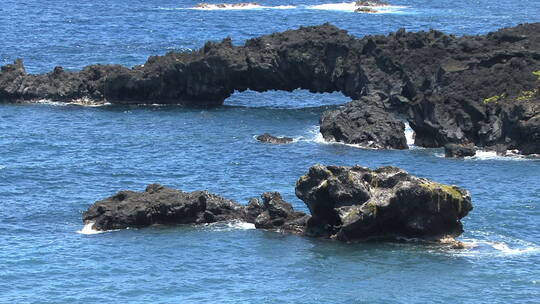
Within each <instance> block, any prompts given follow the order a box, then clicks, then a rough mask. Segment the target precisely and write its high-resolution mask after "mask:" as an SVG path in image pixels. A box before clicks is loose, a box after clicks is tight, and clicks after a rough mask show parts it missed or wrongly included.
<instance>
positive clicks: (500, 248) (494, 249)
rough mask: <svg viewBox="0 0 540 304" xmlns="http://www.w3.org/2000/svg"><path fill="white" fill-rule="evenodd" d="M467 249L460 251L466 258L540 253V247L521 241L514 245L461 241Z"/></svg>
mask: <svg viewBox="0 0 540 304" xmlns="http://www.w3.org/2000/svg"><path fill="white" fill-rule="evenodd" d="M461 241H462V242H463V244H464V245H465V248H466V249H463V250H460V251H459V254H460V255H465V256H481V255H488V256H493V255H495V256H513V255H522V254H535V253H540V247H539V246H537V245H535V244H532V243H529V242H525V241H521V240H516V241H515V242H514V243H516V244H512V245H508V243H506V242H502V241H486V240H478V239H463V240H461Z"/></svg>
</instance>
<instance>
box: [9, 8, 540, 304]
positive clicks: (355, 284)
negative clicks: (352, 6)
mask: <svg viewBox="0 0 540 304" xmlns="http://www.w3.org/2000/svg"><path fill="white" fill-rule="evenodd" d="M207 2H212V3H217V2H223V1H207ZM235 2H238V1H231V2H230V3H235ZM391 2H392V3H393V4H395V5H397V6H399V7H396V8H393V9H391V10H390V11H387V12H386V13H383V14H373V15H370V14H355V13H352V12H350V11H347V6H346V5H340V6H339V7H337V8H341V10H328V9H320V7H316V5H320V4H329V3H339V1H338V0H334V1H332V0H316V1H307V0H290V1H287V0H281V1H277V0H261V1H260V3H261V4H262V5H264V6H265V8H262V9H250V10H193V9H189V8H192V7H194V6H195V5H196V4H197V1H180V0H178V1H172V0H155V1H132V0H110V1H90V0H79V1H60V0H50V1H37V0H21V1H16V0H4V1H2V2H1V3H0V15H1V16H2V18H0V41H2V47H0V63H1V64H6V63H9V62H12V61H13V60H14V59H16V58H18V57H22V58H24V59H25V63H26V65H27V70H28V71H29V72H33V73H38V72H45V71H49V70H51V69H52V68H53V67H54V66H55V65H62V66H64V67H66V68H67V69H74V70H76V69H80V68H81V67H83V66H85V65H87V64H92V63H98V62H99V63H120V64H124V65H128V66H130V65H135V64H141V63H143V62H144V61H145V60H146V58H147V57H148V56H150V55H158V54H164V53H166V52H168V51H171V50H189V49H195V48H198V47H201V46H202V45H203V44H204V42H205V41H206V40H220V39H222V38H224V37H226V36H231V37H232V38H233V40H234V41H235V43H238V44H240V43H242V42H243V41H245V40H246V39H249V38H252V37H256V36H259V35H261V34H268V33H271V32H274V31H282V30H285V29H290V28H297V27H299V26H302V25H312V24H321V23H324V22H331V23H333V24H335V25H337V26H339V27H342V28H344V29H347V30H349V32H350V33H351V34H354V35H358V36H362V35H366V34H383V33H387V32H389V31H395V30H397V29H398V28H400V27H404V28H406V29H407V30H415V31H416V30H428V29H430V28H436V29H440V30H443V31H445V32H449V33H454V34H458V35H462V34H480V33H487V32H489V31H493V30H496V29H497V28H499V27H502V26H512V25H516V24H518V23H523V22H534V21H540V18H539V13H540V1H533V0H528V1H509V0H506V1H497V2H495V1H487V0H475V1H473V0H471V1H454V2H450V1H442V0H434V1H420V0H413V1H406V0H395V1H391ZM282 5H290V6H293V7H289V8H283V7H281V8H275V7H276V6H282ZM314 6H315V7H314ZM273 7H274V8H273ZM334 8H336V6H334ZM347 101H348V99H347V98H346V97H344V96H343V95H341V94H340V93H334V94H310V93H307V92H305V91H295V92H292V93H285V92H267V93H254V92H249V91H248V92H244V93H237V94H234V95H233V96H232V97H231V98H229V99H228V100H227V101H226V104H225V105H224V106H222V107H219V108H216V109H205V110H201V109H185V108H180V107H170V106H130V107H126V106H122V107H119V106H105V107H96V108H90V107H80V106H74V105H67V106H66V105H59V104H57V103H54V101H52V102H45V103H44V104H39V105H9V104H1V105H0V219H1V220H0V249H1V250H0V303H101V302H119V303H144V302H146V303H216V302H217V303H427V302H434V303H486V302H489V303H538V302H539V301H540V236H539V232H538V231H539V228H540V224H539V222H540V160H538V159H528V158H517V157H510V158H500V157H494V156H491V155H488V154H485V153H484V154H481V155H480V156H479V157H476V158H472V159H465V160H453V159H444V158H442V157H441V150H439V149H411V150H408V151H373V150H362V149H359V148H356V147H351V146H346V145H339V144H325V143H324V142H322V140H321V139H320V135H318V132H317V131H318V129H317V128H318V118H319V116H320V114H321V113H322V112H323V111H324V110H326V109H328V108H332V107H335V106H336V105H338V104H341V103H344V102H347ZM263 132H270V133H273V134H276V135H287V136H291V137H294V138H295V142H294V143H293V144H290V145H283V146H275V145H266V144H261V143H258V142H256V141H255V140H254V138H253V137H254V136H255V135H258V134H261V133H263ZM315 163H323V164H328V165H329V164H338V165H354V164H360V165H363V166H368V167H371V168H375V167H378V166H382V165H394V166H399V167H402V168H404V169H406V170H408V171H410V172H411V173H414V174H416V175H418V176H422V177H428V178H432V179H434V180H437V181H439V182H445V183H451V184H457V185H459V186H462V187H465V188H467V189H469V190H470V191H471V193H472V196H473V203H474V206H475V207H474V210H473V211H472V212H471V213H470V214H469V216H468V217H467V218H465V219H464V226H465V233H464V235H463V236H462V237H461V240H464V241H467V242H469V243H471V244H474V245H475V246H474V247H473V248H471V249H467V250H452V249H445V248H441V247H439V246H429V245H422V244H415V243H367V244H342V243H338V242H334V241H327V240H318V239H308V238H303V237H299V236H290V235H281V234H278V233H274V232H269V231H261V230H254V229H248V228H249V227H248V226H246V225H240V224H237V225H211V226H205V227H151V228H147V229H129V230H123V231H114V232H106V233H101V234H93V235H86V234H81V233H78V231H80V230H81V229H82V226H83V225H82V221H81V213H82V212H83V211H84V210H85V209H86V208H87V207H88V206H89V205H90V204H92V203H93V202H94V201H96V200H99V199H102V198H105V197H107V196H109V195H112V194H113V193H115V192H116V191H118V190H121V189H132V190H142V189H144V187H145V185H146V184H149V183H154V182H159V183H162V184H164V185H167V186H171V187H175V188H179V189H183V190H186V191H192V190H199V189H207V190H209V191H211V192H214V193H217V194H220V195H223V196H225V197H227V198H231V199H235V200H237V201H239V202H242V203H245V202H247V200H248V199H249V198H250V197H253V196H258V195H260V194H261V193H262V192H265V191H280V192H281V193H282V194H283V196H284V197H285V199H286V200H288V201H290V202H291V203H292V204H293V205H294V206H295V208H297V209H299V210H304V211H305V210H306V208H305V206H304V204H303V203H302V202H301V201H300V200H298V199H297V198H296V197H295V196H294V183H295V181H296V180H297V178H298V177H299V176H301V175H302V174H304V173H305V172H306V171H307V169H308V168H309V167H310V166H311V165H313V164H315Z"/></svg>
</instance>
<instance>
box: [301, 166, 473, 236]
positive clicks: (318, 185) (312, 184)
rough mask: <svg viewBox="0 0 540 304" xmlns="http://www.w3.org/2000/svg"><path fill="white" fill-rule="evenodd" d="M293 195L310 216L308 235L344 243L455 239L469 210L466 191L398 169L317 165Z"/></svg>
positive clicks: (470, 207) (460, 231) (469, 199)
mask: <svg viewBox="0 0 540 304" xmlns="http://www.w3.org/2000/svg"><path fill="white" fill-rule="evenodd" d="M296 195H297V196H298V197H299V198H300V199H302V200H303V201H304V202H305V203H306V205H307V206H308V207H309V210H310V211H311V216H312V217H311V218H310V219H309V221H308V222H307V227H306V232H305V233H306V235H309V236H317V237H330V238H335V239H338V240H342V241H353V240H365V239H370V238H383V239H384V238H390V239H396V238H420V239H426V240H440V239H443V238H446V237H450V238H453V237H456V236H459V235H460V234H461V233H462V232H463V228H462V224H461V222H460V219H461V218H463V217H464V216H466V215H467V214H468V213H469V211H471V210H472V204H471V197H470V194H469V192H468V191H466V190H463V189H461V188H458V187H456V186H449V185H444V184H439V183H436V182H433V181H430V180H428V179H424V178H418V177H415V176H413V175H411V174H409V173H407V172H406V171H404V170H401V169H399V168H396V167H381V168H378V169H376V170H370V169H368V168H363V167H360V166H355V167H338V166H328V167H326V166H323V165H315V166H313V167H311V168H310V169H309V172H308V173H307V175H305V176H302V177H301V178H300V179H299V180H298V181H297V184H296Z"/></svg>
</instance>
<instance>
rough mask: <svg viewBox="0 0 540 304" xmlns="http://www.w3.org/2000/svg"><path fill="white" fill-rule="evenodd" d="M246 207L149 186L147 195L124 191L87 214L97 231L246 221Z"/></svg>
mask: <svg viewBox="0 0 540 304" xmlns="http://www.w3.org/2000/svg"><path fill="white" fill-rule="evenodd" d="M243 211H244V210H243V207H242V206H241V205H239V204H237V203H235V202H233V201H231V200H227V199H224V198H222V197H220V196H217V195H214V194H211V193H209V192H207V191H195V192H190V193H188V192H182V191H180V190H175V189H171V188H167V187H164V186H161V185H159V184H152V185H149V186H148V187H147V188H146V190H145V191H144V192H135V191H120V192H118V193H117V194H116V195H114V196H112V197H109V198H107V199H104V200H102V201H98V202H96V203H95V204H93V205H92V206H91V207H90V208H88V210H87V211H86V212H84V214H83V221H84V222H85V223H88V222H94V226H93V229H95V230H112V229H123V228H128V227H132V228H136V227H146V226H150V225H153V224H204V223H214V222H219V221H232V220H242V219H243Z"/></svg>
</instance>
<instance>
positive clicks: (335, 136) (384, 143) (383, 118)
mask: <svg viewBox="0 0 540 304" xmlns="http://www.w3.org/2000/svg"><path fill="white" fill-rule="evenodd" d="M370 97H371V98H370ZM370 97H363V98H362V99H363V100H357V101H353V102H351V103H348V104H346V105H345V106H344V107H343V108H341V109H336V110H331V111H326V112H324V113H323V115H322V116H321V119H320V130H321V134H322V135H323V137H324V139H326V140H328V141H340V142H345V143H348V144H359V145H360V146H362V147H365V148H375V149H408V146H407V138H406V137H405V124H404V123H403V122H401V121H400V120H398V119H397V118H396V117H394V115H393V114H392V113H389V112H387V111H385V110H384V109H382V108H380V107H379V106H378V103H377V101H375V100H368V99H374V98H376V96H370Z"/></svg>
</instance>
